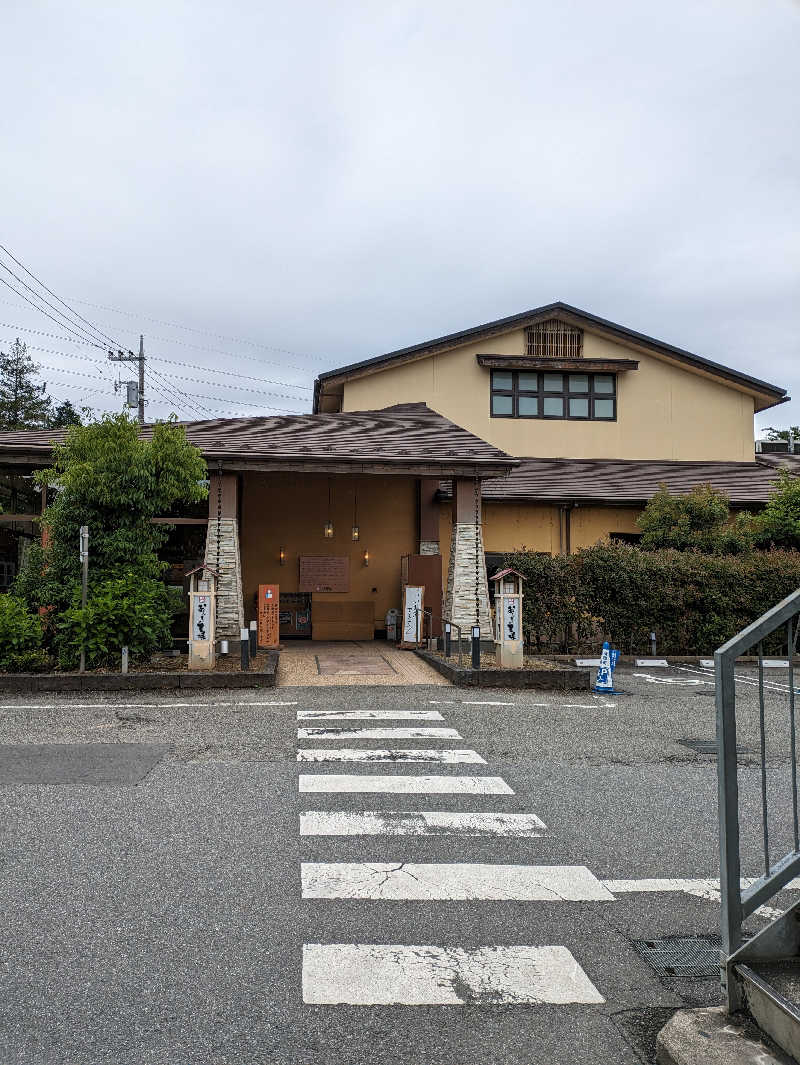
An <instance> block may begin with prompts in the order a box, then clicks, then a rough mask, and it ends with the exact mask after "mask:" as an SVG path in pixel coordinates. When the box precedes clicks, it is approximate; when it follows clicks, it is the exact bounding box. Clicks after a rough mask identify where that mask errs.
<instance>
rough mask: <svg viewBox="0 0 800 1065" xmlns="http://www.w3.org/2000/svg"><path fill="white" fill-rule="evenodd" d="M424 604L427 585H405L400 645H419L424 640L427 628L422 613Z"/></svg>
mask: <svg viewBox="0 0 800 1065" xmlns="http://www.w3.org/2000/svg"><path fill="white" fill-rule="evenodd" d="M424 606H425V585H424V584H406V585H404V586H403V616H402V630H401V634H400V647H418V646H419V645H420V643H421V642H422V634H423V632H424V629H425V618H424V616H423V613H422V610H423V608H424Z"/></svg>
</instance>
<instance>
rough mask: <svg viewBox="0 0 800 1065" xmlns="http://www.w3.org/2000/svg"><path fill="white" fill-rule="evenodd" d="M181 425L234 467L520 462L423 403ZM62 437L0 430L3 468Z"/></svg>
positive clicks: (493, 467) (445, 466)
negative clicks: (381, 408)
mask: <svg viewBox="0 0 800 1065" xmlns="http://www.w3.org/2000/svg"><path fill="white" fill-rule="evenodd" d="M179 424H182V425H184V426H185V428H186V435H187V437H188V439H189V440H190V441H191V442H192V443H193V444H195V445H196V446H197V447H199V448H200V450H201V451H202V452H203V455H204V456H205V457H206V459H207V460H208V461H209V463H213V462H215V461H217V460H220V461H222V462H223V463H224V464H225V465H227V466H228V467H236V466H238V467H239V468H246V467H247V465H248V464H250V465H258V466H259V468H261V469H263V468H265V465H271V466H274V467H275V468H280V467H281V466H289V467H293V468H297V467H298V466H302V465H304V464H306V463H308V464H314V465H317V466H320V465H326V464H327V465H336V464H338V465H347V466H359V465H379V466H384V465H385V466H387V467H391V468H397V469H403V468H406V467H410V468H417V467H420V466H425V467H427V468H431V469H432V470H433V468H434V467H435V470H433V472H436V471H438V470H441V471H445V470H447V472H448V474H449V473H450V472H451V471H450V468H452V470H453V472H456V473H458V474H460V473H463V472H466V471H467V470H472V469H478V470H481V471H485V470H487V469H488V470H489V471H490V472H491V473H493V474H494V475H495V476H498V475H501V474H503V473H504V472H505V471H507V470H509V469H511V468H513V466H515V465H516V464H517V460H516V459H513V458H511V457H510V456H509V455H507V454H506V453H505V452H504V451H501V450H500V449H499V448H496V447H493V446H492V445H491V444H488V443H487V442H486V441H485V440H481V439H480V438H479V437H477V436H474V435H473V434H472V433H470V432H468V431H467V430H466V429H462V428H461V426H459V425H455V424H454V423H453V422H451V421H448V419H447V418H444V417H442V415H441V414H437V413H436V411H434V410H431V409H430V407H428V406H426V404H424V403H404V404H398V405H397V406H394V407H385V408H384V409H383V410H368V411H352V412H347V413H342V414H297V415H281V416H277V417H271V418H217V419H213V420H210V421H198V422H182V423H179ZM151 432H152V427H151V426H148V425H146V426H144V428H143V429H142V435H143V436H145V437H146V436H148V435H149V434H150V433H151ZM63 438H64V431H63V430H62V431H47V430H45V431H25V432H12V433H0V465H2V463H3V462H4V461H8V460H10V459H13V457H14V455H15V454H25V455H29V456H31V457H33V458H35V457H36V456H37V454H38V455H40V456H41V458H42V459H43V460H44V461H47V458H48V457H49V454H50V450H51V445H52V443H53V442H54V441H60V440H63Z"/></svg>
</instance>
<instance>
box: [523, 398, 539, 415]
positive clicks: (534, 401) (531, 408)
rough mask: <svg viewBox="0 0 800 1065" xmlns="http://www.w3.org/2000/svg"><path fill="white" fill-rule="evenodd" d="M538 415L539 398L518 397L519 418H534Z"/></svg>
mask: <svg viewBox="0 0 800 1065" xmlns="http://www.w3.org/2000/svg"><path fill="white" fill-rule="evenodd" d="M538 413H539V398H538V396H520V397H519V414H520V417H521V418H522V417H528V418H535V417H536V415H537V414H538Z"/></svg>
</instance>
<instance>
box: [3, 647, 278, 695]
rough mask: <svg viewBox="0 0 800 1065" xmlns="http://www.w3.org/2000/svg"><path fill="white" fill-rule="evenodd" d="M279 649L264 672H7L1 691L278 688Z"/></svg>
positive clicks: (269, 657) (271, 653) (268, 654)
mask: <svg viewBox="0 0 800 1065" xmlns="http://www.w3.org/2000/svg"><path fill="white" fill-rule="evenodd" d="M278 655H279V652H278V651H268V652H267V656H268V657H267V665H266V668H265V669H264V670H263V671H262V672H260V673H216V672H214V673H200V672H197V673H178V672H174V673H82V674H81V673H4V674H0V692H6V693H11V692H17V693H33V692H89V691H106V692H107V691H114V692H125V691H153V690H159V691H164V690H173V691H176V690H179V691H187V690H192V691H204V690H205V691H208V690H213V689H219V688H274V687H275V679H276V674H277V671H278Z"/></svg>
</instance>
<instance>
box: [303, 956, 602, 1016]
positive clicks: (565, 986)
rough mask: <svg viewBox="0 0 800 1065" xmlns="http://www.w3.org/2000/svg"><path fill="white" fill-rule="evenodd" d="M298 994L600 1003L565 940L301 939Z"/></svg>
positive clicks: (360, 999) (332, 1000)
mask: <svg viewBox="0 0 800 1065" xmlns="http://www.w3.org/2000/svg"><path fill="white" fill-rule="evenodd" d="M303 1001H304V1002H306V1003H308V1004H319V1005H323V1004H325V1005H336V1004H345V1003H347V1004H351V1005H358V1006H386V1005H405V1006H439V1005H441V1006H461V1005H468V1004H472V1003H481V1004H491V1005H527V1004H530V1005H538V1004H541V1003H558V1004H566V1003H571V1002H577V1003H585V1004H598V1005H599V1004H600V1003H602V1002H604V1001H605V1000H604V999H603V996H602V995H601V994H600V992H599V991H598V990H597V988H596V987H595V986H594V984H593V983H592V982H591V980H590V979H589V977H588V976H587V975H586V973H585V972H584V971H583V969H582V968H581V967H580V965H579V964H578V963H577V961H576V960H575V958H574V957H573V955H572V954H571V953H570V951H569V950H567V948H566V947H559V946H553V947H551V946H548V947H530V946H505V947H500V946H497V947H478V948H477V949H473V950H462V949H459V948H456V947H435V946H398V945H393V944H389V945H384V944H369V943H306V944H305V946H304V947H303Z"/></svg>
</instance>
